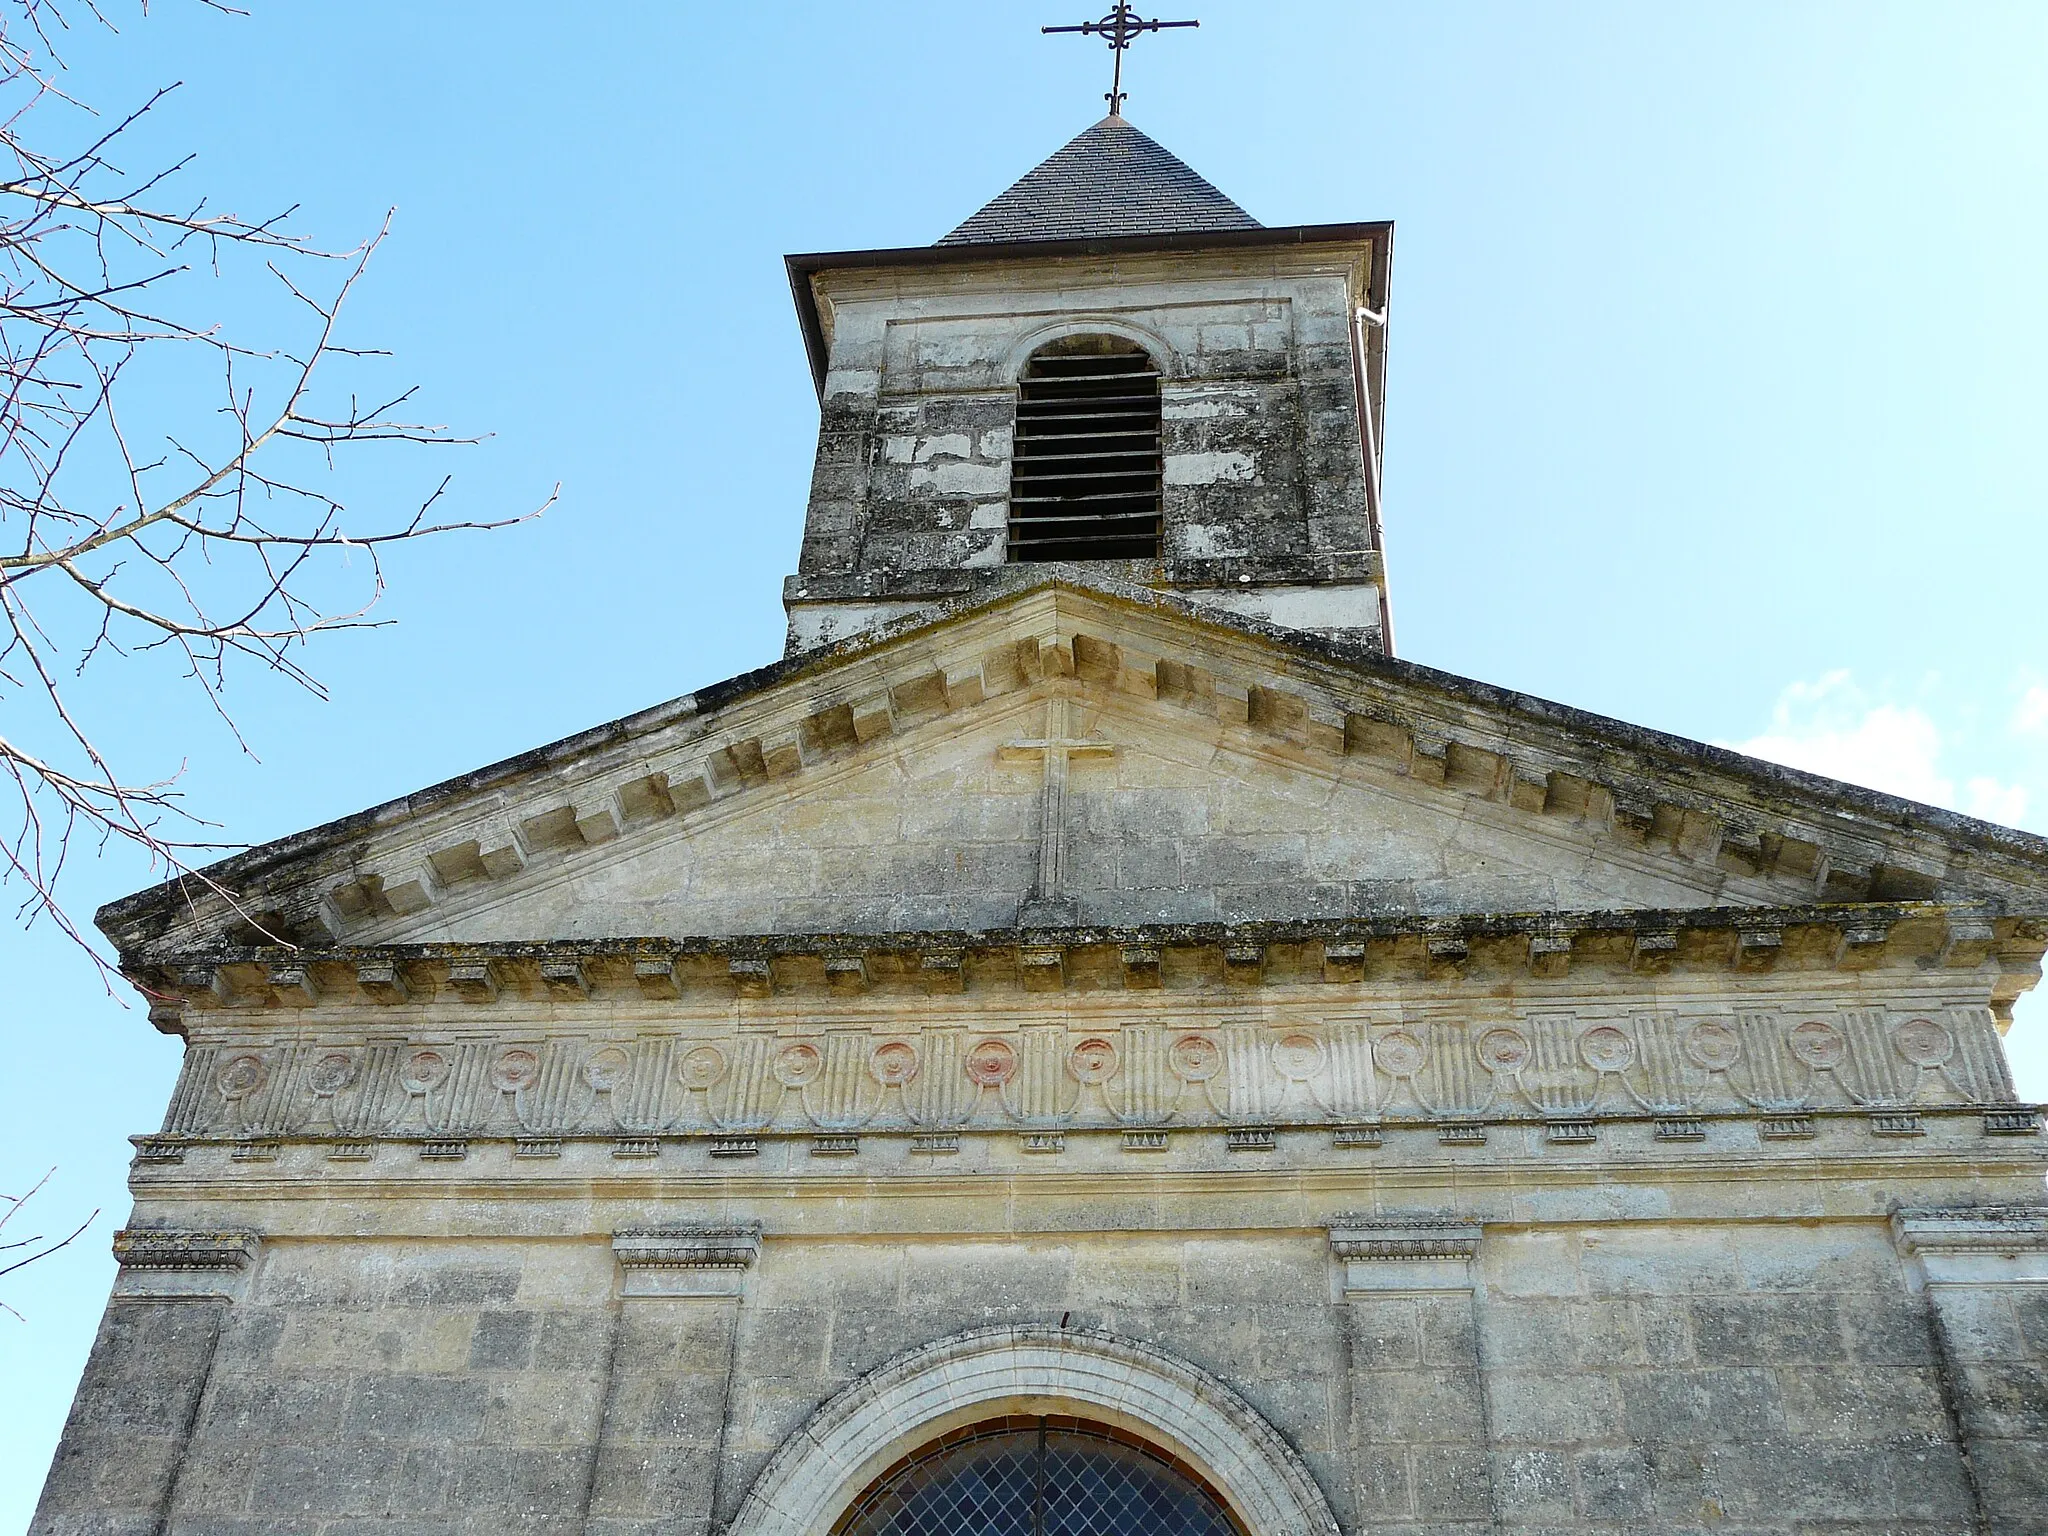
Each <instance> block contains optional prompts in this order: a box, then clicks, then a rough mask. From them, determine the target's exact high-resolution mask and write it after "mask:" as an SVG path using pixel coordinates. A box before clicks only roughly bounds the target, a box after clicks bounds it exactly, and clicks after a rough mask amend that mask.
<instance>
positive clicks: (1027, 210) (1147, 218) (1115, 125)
mask: <svg viewBox="0 0 2048 1536" xmlns="http://www.w3.org/2000/svg"><path fill="white" fill-rule="evenodd" d="M1260 227H1261V226H1260V224H1259V221H1258V220H1257V219H1255V218H1253V217H1252V216H1251V215H1250V214H1248V213H1246V212H1245V211H1244V210H1243V209H1242V208H1240V207H1238V206H1237V204H1236V203H1233V202H1232V201H1231V200H1230V199H1229V198H1227V197H1225V196H1224V195H1223V194H1222V193H1221V192H1219V191H1217V190H1216V189H1215V188H1214V187H1212V186H1211V185H1209V183H1208V182H1206V181H1204V180H1203V179H1202V178H1201V177H1200V176H1198V175H1196V174H1195V172H1194V171H1192V170H1191V169H1189V168H1188V166H1187V165H1186V164H1185V163H1183V162H1182V161H1181V160H1180V159H1179V157H1177V156H1175V155H1174V154H1172V153H1171V152H1170V151H1168V150H1166V149H1164V148H1162V147H1161V146H1160V145H1159V144H1157V143H1156V142H1154V141H1153V140H1152V139H1150V138H1147V137H1146V136H1145V135H1144V134H1142V133H1140V132H1139V131H1138V130H1137V129H1135V128H1133V127H1132V126H1131V125H1130V124H1129V123H1127V122H1125V121H1124V120H1123V119H1122V118H1121V117H1105V118H1104V119H1103V120H1102V121H1101V122H1099V123H1097V124H1096V125H1095V126H1094V127H1092V128H1090V129H1089V130H1088V131H1087V132H1085V133H1083V134H1081V135H1080V136H1079V137H1078V138H1075V139H1074V140H1072V141H1071V142H1070V143H1068V144H1067V145H1066V146H1065V147H1064V148H1062V149H1060V150H1059V151H1057V152H1056V153H1055V154H1054V155H1053V156H1052V157H1051V158H1050V159H1049V160H1047V161H1046V162H1045V163H1044V164H1043V165H1040V166H1039V167H1038V168H1037V169H1036V170H1034V171H1032V172H1030V173H1029V174H1027V175H1026V176H1025V177H1024V178H1023V179H1022V180H1021V181H1019V182H1018V183H1017V184H1016V185H1015V186H1013V187H1011V188H1010V189H1009V191H1007V192H1005V193H1003V194H1002V196H1000V197H998V198H997V199H996V200H995V201H994V202H992V203H990V204H989V205H988V206H987V207H985V208H983V209H982V210H981V211H980V212H979V213H977V214H975V215H974V217H972V218H971V219H969V220H968V221H967V222H966V223H965V224H962V225H961V226H960V227H959V228H958V229H956V230H954V231H953V232H952V233H951V234H950V235H947V236H946V237H945V238H944V239H943V240H940V241H939V242H938V244H940V245H991V244H998V243H1002V242H1007V241H1013V240H1086V239H1108V238H1112V237H1115V236H1118V235H1158V234H1184V233H1193V232H1199V231H1205V230H1224V229H1258V228H1260Z"/></svg>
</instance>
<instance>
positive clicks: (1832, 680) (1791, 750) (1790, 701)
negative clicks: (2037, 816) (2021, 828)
mask: <svg viewBox="0 0 2048 1536" xmlns="http://www.w3.org/2000/svg"><path fill="white" fill-rule="evenodd" d="M2035 694H2039V695H2040V696H2041V697H2040V699H2039V701H2038V702H2039V707H2040V711H2041V718H2042V728H2043V730H2044V731H2048V689H2038V688H2037V689H2034V690H2031V691H2030V692H2029V695H2028V700H2029V701H2031V700H2032V699H2033V696H2034V695H2035ZM2027 707H2028V705H2027V703H2026V702H2023V703H2022V706H2021V714H2022V716H2024V715H2025V712H2026V709H2027ZM2014 728H2015V729H2016V730H2017V729H2019V726H2018V724H2017V721H2016V723H2015V727H2014ZM1734 746H1735V750H1736V751H1738V752H1747V753H1748V754H1749V755H1750V756H1752V757H1761V758H1767V759H1769V760H1770V761H1771V762H1774V763H1783V764H1784V765H1785V766H1787V767H1788V768H1803V769H1805V770H1806V771H1807V772H1809V773H1820V774H1826V775H1827V776H1828V777H1829V778H1834V779H1846V780H1848V781H1849V782H1850V783H1852V784H1862V785H1865V786H1866V787H1868V788H1870V789H1880V790H1883V791H1885V792H1886V793H1888V794H1894V795H1903V796H1905V797H1906V798H1907V799H1909V800H1920V801H1924V802H1926V803H1927V804H1930V805H1940V806H1946V807H1948V808H1949V809H1950V810H1957V811H1965V812H1967V813H1968V814H1970V815H1972V816H1982V817H1985V818H1986V819H1988V820H1991V821H2002V822H2006V823H2013V822H2017V821H2019V820H2020V819H2021V818H2022V817H2024V816H2025V815H2026V812H2027V791H2026V788H2025V787H2024V786H2023V785H2018V784H2002V783H2000V782H1999V781H1998V780H1996V779H1992V778H1987V777H1981V776H1980V777H1974V778H1972V779H1970V780H1969V782H1968V783H1967V784H1965V785H1963V786H1962V788H1961V790H1960V791H1959V790H1958V788H1957V785H1956V781H1955V780H1954V779H1953V778H1952V777H1951V776H1950V775H1948V774H1947V773H1945V772H1943V771H1942V765H1941V755H1942V746H1943V741H1942V732H1941V728H1940V727H1939V726H1937V725H1936V724H1935V722H1934V720H1933V718H1932V717H1931V716H1929V715H1928V714H1927V713H1926V711H1924V710H1922V709H1921V708H1919V707H1918V706H1917V705H1911V704H1895V703H1891V702H1889V701H1885V702H1873V701H1872V700H1871V699H1870V698H1869V697H1868V696H1867V695H1866V694H1865V693H1864V692H1863V690H1862V689H1860V688H1858V687H1857V686H1856V683H1855V680H1854V678H1852V677H1851V676H1850V674H1849V673H1847V672H1846V671H1842V672H1830V673H1828V674H1826V675H1825V676H1823V677H1822V678H1820V679H1819V680H1818V681H1816V682H1811V683H1794V684H1792V686H1791V687H1789V688H1787V689H1786V690H1785V691H1784V692H1783V693H1781V694H1780V695H1779V696H1778V702H1777V705H1776V707H1775V708H1773V709H1772V711H1771V724H1770V729H1768V730H1767V731H1765V732H1764V733H1763V734H1762V735H1760V736H1753V737H1751V738H1750V739H1749V740H1748V741H1741V742H1736V743H1735V744H1734Z"/></svg>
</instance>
